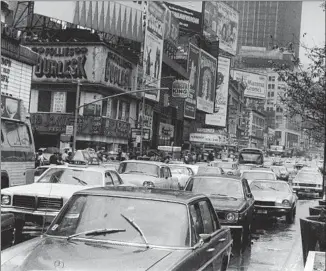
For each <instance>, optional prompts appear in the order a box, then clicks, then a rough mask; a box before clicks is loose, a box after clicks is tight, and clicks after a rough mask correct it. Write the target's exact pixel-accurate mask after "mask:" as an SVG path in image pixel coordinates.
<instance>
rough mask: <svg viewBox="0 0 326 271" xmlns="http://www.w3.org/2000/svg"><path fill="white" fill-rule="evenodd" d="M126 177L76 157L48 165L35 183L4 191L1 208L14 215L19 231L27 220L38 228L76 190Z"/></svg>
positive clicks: (119, 182)
mask: <svg viewBox="0 0 326 271" xmlns="http://www.w3.org/2000/svg"><path fill="white" fill-rule="evenodd" d="M119 185H123V181H122V179H121V177H120V176H119V174H118V173H117V171H116V170H115V169H114V168H107V167H102V166H100V165H99V164H95V165H94V164H88V163H86V162H85V161H79V160H75V161H72V162H71V164H69V165H68V166H65V165H59V166H53V167H51V168H49V169H48V170H47V171H46V172H44V174H42V176H41V177H40V178H39V179H38V180H37V181H36V182H34V183H32V184H28V185H22V186H16V187H10V188H6V189H3V190H2V191H1V212H2V213H13V214H14V215H15V221H16V223H15V228H16V233H17V234H20V233H21V232H22V230H23V227H24V225H25V224H26V222H30V223H32V224H33V227H32V229H33V230H39V229H40V228H41V226H43V224H48V223H49V222H51V221H52V220H53V218H54V217H55V216H56V215H57V214H58V213H59V211H60V209H61V208H62V206H63V205H64V204H65V203H66V202H67V201H68V199H69V198H70V197H71V196H72V195H73V193H75V192H77V191H80V190H83V189H85V188H90V187H104V186H119Z"/></svg>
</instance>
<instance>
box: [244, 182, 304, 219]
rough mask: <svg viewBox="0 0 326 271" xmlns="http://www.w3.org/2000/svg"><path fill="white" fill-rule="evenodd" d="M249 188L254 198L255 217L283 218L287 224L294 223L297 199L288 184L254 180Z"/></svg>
mask: <svg viewBox="0 0 326 271" xmlns="http://www.w3.org/2000/svg"><path fill="white" fill-rule="evenodd" d="M250 188H251V191H252V193H253V195H254V197H255V215H256V216H268V217H282V216H285V217H286V221H287V223H290V224H291V223H293V222H294V218H295V214H296V206H297V200H298V198H297V196H296V195H295V193H293V191H292V189H291V187H290V185H289V184H288V183H286V182H283V181H267V180H265V181H261V180H256V181H253V182H252V183H251V184H250Z"/></svg>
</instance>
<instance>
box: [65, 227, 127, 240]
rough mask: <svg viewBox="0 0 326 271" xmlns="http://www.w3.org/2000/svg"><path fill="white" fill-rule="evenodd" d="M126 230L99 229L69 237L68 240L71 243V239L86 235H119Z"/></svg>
mask: <svg viewBox="0 0 326 271" xmlns="http://www.w3.org/2000/svg"><path fill="white" fill-rule="evenodd" d="M125 231H126V230H125V229H98V230H90V231H83V232H79V233H75V234H72V235H69V236H68V237H67V240H68V241H69V240H70V239H71V238H74V237H77V236H79V235H83V234H84V235H86V236H96V235H102V234H104V235H105V234H111V233H117V232H125Z"/></svg>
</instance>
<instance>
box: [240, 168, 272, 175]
mask: <svg viewBox="0 0 326 271" xmlns="http://www.w3.org/2000/svg"><path fill="white" fill-rule="evenodd" d="M248 172H259V173H271V174H274V172H273V171H271V170H268V169H265V170H261V169H254V170H251V169H249V170H244V171H242V173H248Z"/></svg>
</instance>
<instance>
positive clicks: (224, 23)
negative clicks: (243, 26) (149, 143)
mask: <svg viewBox="0 0 326 271" xmlns="http://www.w3.org/2000/svg"><path fill="white" fill-rule="evenodd" d="M203 16H204V26H203V27H204V29H203V32H204V36H205V37H207V38H208V39H209V40H216V41H217V40H218V41H219V46H220V49H222V50H223V51H226V52H228V53H230V54H232V55H235V54H236V51H237V40H238V28H239V12H238V11H236V10H235V9H233V8H232V7H230V6H228V5H227V4H225V3H222V2H218V1H203Z"/></svg>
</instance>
